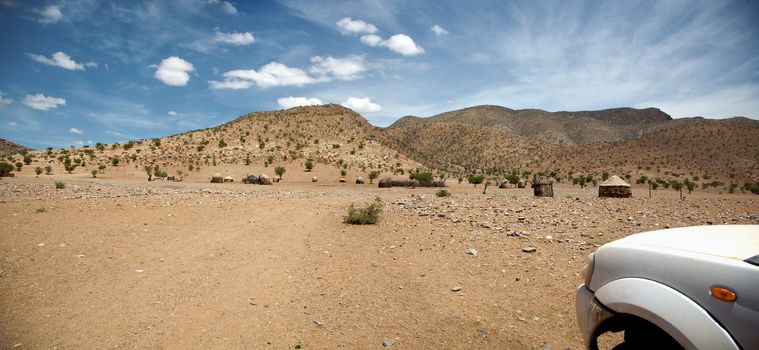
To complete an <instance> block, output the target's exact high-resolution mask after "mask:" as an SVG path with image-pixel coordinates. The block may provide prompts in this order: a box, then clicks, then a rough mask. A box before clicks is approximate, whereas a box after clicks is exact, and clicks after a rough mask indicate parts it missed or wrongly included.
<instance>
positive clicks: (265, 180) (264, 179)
mask: <svg viewBox="0 0 759 350" xmlns="http://www.w3.org/2000/svg"><path fill="white" fill-rule="evenodd" d="M258 184H259V185H271V178H270V177H269V176H267V175H266V174H261V175H258Z"/></svg>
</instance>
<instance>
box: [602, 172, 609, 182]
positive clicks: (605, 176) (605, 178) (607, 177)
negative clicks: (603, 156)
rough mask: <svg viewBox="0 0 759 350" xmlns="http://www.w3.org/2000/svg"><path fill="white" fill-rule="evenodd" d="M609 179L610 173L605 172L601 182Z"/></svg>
mask: <svg viewBox="0 0 759 350" xmlns="http://www.w3.org/2000/svg"><path fill="white" fill-rule="evenodd" d="M608 179H609V172H608V171H605V170H604V172H603V173H601V180H603V181H606V180H608Z"/></svg>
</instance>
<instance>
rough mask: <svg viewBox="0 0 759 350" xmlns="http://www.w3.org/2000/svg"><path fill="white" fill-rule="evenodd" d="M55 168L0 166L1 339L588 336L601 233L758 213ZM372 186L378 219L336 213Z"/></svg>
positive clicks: (700, 202) (467, 190) (544, 342)
mask: <svg viewBox="0 0 759 350" xmlns="http://www.w3.org/2000/svg"><path fill="white" fill-rule="evenodd" d="M53 178H54V179H60V180H64V181H65V184H66V186H65V188H64V189H57V190H56V189H55V187H54V186H53V184H52V181H51V179H47V178H45V179H36V178H34V177H23V176H22V177H16V178H6V179H3V180H2V181H0V220H2V222H3V225H2V228H0V230H2V236H3V238H4V239H3V240H2V242H1V243H0V249H2V251H3V252H4V258H3V259H2V261H0V310H1V311H2V312H1V313H0V314H2V316H1V317H2V319H0V334H2V335H3V336H2V337H0V346H2V347H4V348H13V347H14V346H17V347H22V348H53V347H58V348H69V347H84V348H105V347H129V348H135V347H136V348H144V347H203V348H241V347H247V348H251V347H252V348H267V347H271V348H285V349H286V348H290V349H292V348H295V347H296V346H300V347H302V348H357V347H360V348H383V346H384V347H390V348H397V349H420V348H421V349H427V348H461V349H469V348H494V347H495V348H513V349H522V348H551V349H567V348H569V349H580V348H581V346H582V345H581V339H580V334H579V332H578V330H577V325H576V322H575V316H574V289H575V287H576V286H577V285H579V284H580V283H581V277H580V276H579V271H580V269H581V268H582V266H583V264H584V263H585V256H586V255H587V254H588V253H589V252H591V251H592V250H593V249H595V248H596V247H598V246H600V245H601V244H603V243H606V242H609V241H612V240H615V239H618V238H621V237H624V236H626V235H629V234H632V233H636V232H640V231H645V230H652V229H662V228H666V227H679V226H687V225H707V224H723V223H727V224H759V199H758V198H757V197H756V196H754V195H747V194H733V195H727V194H725V195H718V194H710V193H694V194H693V195H690V196H688V197H687V198H686V199H685V200H680V199H679V198H678V197H677V194H676V193H675V192H674V191H666V192H661V191H660V192H656V193H655V196H654V197H653V198H650V199H649V198H647V196H646V193H645V192H644V191H642V190H638V189H636V190H635V191H634V197H633V198H632V199H599V198H597V197H596V189H595V188H587V189H579V188H578V187H571V186H558V187H557V188H556V189H555V192H556V197H555V198H536V197H533V196H532V192H531V191H530V190H529V189H493V188H490V189H488V191H487V194H484V195H483V194H482V193H481V191H482V186H478V188H474V187H473V186H472V185H465V184H461V185H459V184H457V183H455V182H452V183H450V184H449V185H450V186H449V188H448V190H449V191H450V192H451V193H452V196H451V197H444V198H439V197H437V196H435V190H434V189H423V188H417V189H414V190H410V189H406V188H391V189H379V188H377V187H376V186H370V185H368V184H366V185H356V184H337V183H333V184H331V185H323V184H321V185H320V184H313V183H311V182H308V181H306V182H293V181H290V182H280V183H276V184H275V185H274V186H256V185H243V184H208V183H196V182H184V183H167V182H147V181H139V182H137V181H128V180H120V179H102V178H96V179H87V178H78V179H77V178H71V177H67V176H66V175H63V174H61V175H53ZM375 197H379V198H380V199H381V200H382V202H383V203H384V204H385V207H384V211H383V214H382V216H381V220H380V222H379V224H378V225H369V226H352V225H346V224H343V223H342V222H341V221H342V216H343V215H345V213H346V207H347V206H348V205H349V204H351V203H358V204H361V203H367V202H369V201H372V200H373V198H375ZM114 315H118V317H114ZM19 344H20V345H19Z"/></svg>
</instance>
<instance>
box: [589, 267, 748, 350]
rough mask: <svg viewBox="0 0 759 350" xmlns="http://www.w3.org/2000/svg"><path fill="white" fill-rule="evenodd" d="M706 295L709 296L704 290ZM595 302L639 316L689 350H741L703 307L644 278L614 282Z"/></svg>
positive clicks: (607, 286) (599, 291) (604, 287)
mask: <svg viewBox="0 0 759 350" xmlns="http://www.w3.org/2000/svg"><path fill="white" fill-rule="evenodd" d="M704 293H709V291H708V290H704ZM595 296H596V299H598V301H600V302H601V303H602V304H603V305H604V306H606V307H607V308H609V309H611V310H613V311H614V312H617V313H624V314H629V315H634V316H637V317H640V318H642V319H644V320H646V321H648V322H651V323H653V324H655V325H656V326H657V327H659V328H661V329H662V330H664V331H665V332H667V333H668V334H669V335H670V336H671V337H672V338H674V339H675V340H676V341H677V342H678V343H680V344H681V345H682V346H683V347H685V348H686V349H739V347H738V346H737V345H736V344H735V341H734V340H733V338H732V337H731V336H730V334H729V333H727V331H725V329H723V328H722V326H720V325H719V323H717V321H715V320H714V319H713V318H712V317H711V316H710V315H709V313H707V312H706V310H704V309H703V308H701V306H699V305H698V304H696V303H695V302H694V301H693V300H691V299H690V298H688V297H687V296H685V295H684V294H682V293H680V292H678V291H677V290H675V289H673V288H670V287H668V286H666V285H663V284H661V283H658V282H655V281H652V280H648V279H643V278H622V279H618V280H614V281H611V282H609V283H607V284H605V285H604V286H602V287H601V288H599V289H598V290H597V291H596V293H595Z"/></svg>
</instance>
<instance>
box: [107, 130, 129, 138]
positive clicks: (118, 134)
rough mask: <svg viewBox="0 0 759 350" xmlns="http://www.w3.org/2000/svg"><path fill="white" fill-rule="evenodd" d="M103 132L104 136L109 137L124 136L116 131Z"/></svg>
mask: <svg viewBox="0 0 759 350" xmlns="http://www.w3.org/2000/svg"><path fill="white" fill-rule="evenodd" d="M104 132H105V133H106V135H111V136H116V137H124V136H126V135H124V134H122V133H120V132H118V131H111V130H106V131H104Z"/></svg>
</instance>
